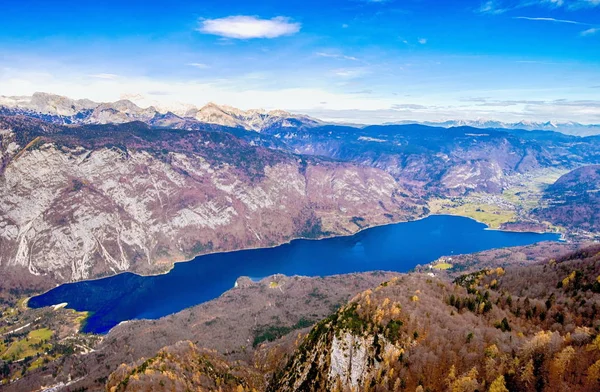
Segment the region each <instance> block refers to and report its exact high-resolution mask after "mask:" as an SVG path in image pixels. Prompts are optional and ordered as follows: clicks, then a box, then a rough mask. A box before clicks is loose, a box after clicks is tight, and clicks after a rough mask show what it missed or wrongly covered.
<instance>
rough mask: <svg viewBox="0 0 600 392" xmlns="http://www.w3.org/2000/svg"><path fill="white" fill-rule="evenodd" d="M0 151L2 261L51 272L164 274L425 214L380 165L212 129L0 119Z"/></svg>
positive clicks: (60, 276)
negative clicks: (228, 254) (179, 265)
mask: <svg viewBox="0 0 600 392" xmlns="http://www.w3.org/2000/svg"><path fill="white" fill-rule="evenodd" d="M128 107H129V105H128V104H124V109H123V110H129V109H127V108H128ZM134 109H135V108H134ZM0 154H1V155H0V266H1V268H3V269H6V268H13V267H24V268H27V269H28V271H29V272H30V273H31V274H34V275H40V274H42V275H50V276H52V277H54V279H56V281H58V282H66V281H72V280H80V279H88V278H93V277H98V276H103V275H107V274H115V273H118V272H120V271H135V272H138V273H159V272H164V271H165V270H168V269H169V268H170V267H171V266H172V264H173V262H175V261H180V260H186V259H190V258H193V257H194V256H196V255H198V254H202V253H207V252H214V251H226V250H233V249H241V248H251V247H266V246H273V245H276V244H281V243H284V242H287V241H289V240H291V239H293V238H299V237H308V238H317V237H322V236H330V235H334V234H349V233H354V232H356V231H357V230H359V229H360V228H362V227H364V226H371V225H377V224H384V223H390V222H396V221H402V220H408V219H414V218H416V217H419V216H421V215H422V214H423V206H422V204H423V203H422V202H418V201H417V199H416V198H415V197H414V196H412V195H411V193H410V192H409V191H407V190H406V189H404V188H403V187H402V186H401V185H400V184H399V183H398V182H397V181H396V180H395V179H394V178H393V177H392V176H391V175H389V174H388V173H386V172H385V171H383V170H380V169H377V168H371V167H365V166H358V165H355V164H352V163H346V162H334V161H330V160H324V159H321V158H317V157H305V156H301V155H295V154H291V153H288V152H285V151H280V150H272V149H267V148H264V147H260V146H255V145H252V144H251V143H247V142H245V141H243V140H240V139H239V138H237V137H235V136H233V135H232V134H230V133H227V132H220V131H215V130H213V129H212V128H211V127H210V126H209V125H207V126H206V129H205V130H195V131H183V130H177V129H163V128H152V127H150V126H148V125H146V124H145V123H142V122H131V123H125V124H117V125H113V124H110V125H85V126H59V125H56V124H51V123H46V122H42V121H40V120H37V119H32V118H28V117H22V116H12V117H0ZM419 203H420V205H419ZM358 218H361V219H364V221H362V220H361V224H360V225H358V224H357V223H355V222H356V220H357V219H358Z"/></svg>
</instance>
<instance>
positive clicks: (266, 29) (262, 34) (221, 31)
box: [198, 15, 301, 39]
mask: <svg viewBox="0 0 600 392" xmlns="http://www.w3.org/2000/svg"><path fill="white" fill-rule="evenodd" d="M300 28H301V25H300V23H296V22H292V21H291V19H290V18H287V17H284V16H277V17H275V18H272V19H260V18H258V17H256V16H243V15H237V16H228V17H226V18H219V19H203V20H200V26H199V27H198V31H200V32H202V33H205V34H212V35H218V36H221V37H225V38H236V39H251V38H277V37H281V36H284V35H292V34H295V33H297V32H298V31H300Z"/></svg>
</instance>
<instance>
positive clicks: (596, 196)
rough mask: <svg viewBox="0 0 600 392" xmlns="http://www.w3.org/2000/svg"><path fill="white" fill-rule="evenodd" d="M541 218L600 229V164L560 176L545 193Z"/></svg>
mask: <svg viewBox="0 0 600 392" xmlns="http://www.w3.org/2000/svg"><path fill="white" fill-rule="evenodd" d="M543 201H544V204H545V205H544V206H543V207H542V208H540V209H538V210H537V211H536V212H535V213H536V215H537V216H538V217H539V218H540V219H544V220H548V221H550V222H552V223H554V224H556V225H561V226H566V227H569V228H570V229H573V230H585V231H590V232H598V231H600V166H599V165H590V166H584V167H581V168H578V169H576V170H573V171H571V172H569V173H567V174H565V175H564V176H562V177H560V178H559V179H558V180H557V181H556V182H555V183H554V184H553V185H551V186H550V187H548V189H547V190H546V191H545V193H544V198H543Z"/></svg>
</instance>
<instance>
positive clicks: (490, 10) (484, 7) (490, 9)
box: [477, 0, 508, 14]
mask: <svg viewBox="0 0 600 392" xmlns="http://www.w3.org/2000/svg"><path fill="white" fill-rule="evenodd" d="M506 11H508V9H506V8H503V7H501V6H500V4H499V3H498V2H497V1H494V0H488V1H486V2H484V3H482V4H481V7H479V8H478V9H477V12H479V13H481V14H502V13H504V12H506Z"/></svg>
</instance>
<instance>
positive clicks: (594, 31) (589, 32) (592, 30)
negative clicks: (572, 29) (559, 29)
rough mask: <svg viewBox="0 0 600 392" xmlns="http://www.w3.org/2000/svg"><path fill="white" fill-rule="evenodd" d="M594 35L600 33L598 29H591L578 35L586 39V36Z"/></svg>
mask: <svg viewBox="0 0 600 392" xmlns="http://www.w3.org/2000/svg"><path fill="white" fill-rule="evenodd" d="M596 33H600V28H598V27H593V28H591V29H587V30H584V31H582V32H581V33H579V34H580V35H581V36H582V37H587V36H588V35H594V34H596Z"/></svg>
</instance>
